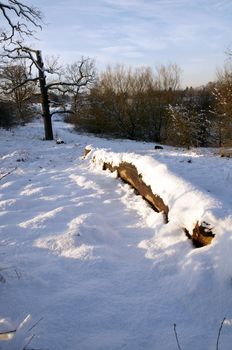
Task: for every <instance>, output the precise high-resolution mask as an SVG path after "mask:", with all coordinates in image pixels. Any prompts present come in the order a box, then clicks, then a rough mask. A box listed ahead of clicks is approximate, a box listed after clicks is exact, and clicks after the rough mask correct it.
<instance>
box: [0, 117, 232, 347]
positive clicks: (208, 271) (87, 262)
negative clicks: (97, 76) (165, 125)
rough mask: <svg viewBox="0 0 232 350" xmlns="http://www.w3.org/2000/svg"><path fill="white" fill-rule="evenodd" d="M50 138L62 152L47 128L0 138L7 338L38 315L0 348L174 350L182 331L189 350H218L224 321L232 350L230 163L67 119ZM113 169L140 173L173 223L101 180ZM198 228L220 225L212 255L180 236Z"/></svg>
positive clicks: (1, 294) (1, 316) (225, 342)
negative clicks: (84, 128)
mask: <svg viewBox="0 0 232 350" xmlns="http://www.w3.org/2000/svg"><path fill="white" fill-rule="evenodd" d="M54 132H55V136H56V138H58V137H60V138H61V139H62V140H64V141H65V144H60V145H58V144H56V142H55V141H42V137H43V128H42V124H41V123H40V122H39V121H37V122H34V123H32V124H29V125H27V126H25V127H20V128H17V129H15V130H13V131H12V130H11V131H5V130H1V129H0V178H1V180H0V210H1V211H0V230H1V236H0V254H1V263H0V305H1V307H0V332H4V331H9V330H14V329H16V328H17V327H18V325H19V324H20V322H21V321H22V320H24V319H25V318H26V317H27V315H30V317H31V319H30V320H28V319H27V320H26V321H27V322H25V324H24V325H23V326H22V327H21V328H20V327H19V328H18V330H17V332H16V333H15V336H14V337H13V338H12V339H11V340H8V341H0V349H1V350H6V349H7V350H22V349H23V347H24V346H25V345H27V344H28V345H27V346H26V348H28V349H41V350H45V349H49V350H65V349H67V350H119V349H123V350H164V349H165V350H174V349H178V346H177V342H176V339H175V334H174V329H173V325H174V323H175V324H176V327H177V328H176V329H177V333H178V337H179V342H180V346H181V349H182V350H185V349H188V350H211V349H216V343H217V336H218V331H219V327H220V324H221V322H222V320H223V318H224V317H226V320H225V322H224V324H223V328H222V330H221V335H220V339H219V345H220V346H219V348H220V349H222V350H229V349H230V350H231V347H232V213H231V207H232V159H227V158H220V157H219V156H218V155H217V154H216V150H207V149H197V150H196V149H192V150H189V151H186V150H183V149H175V148H171V147H164V149H163V150H154V144H152V143H142V142H133V141H123V140H106V139H100V138H95V137H93V136H88V135H80V134H76V133H75V132H74V131H73V130H72V127H71V126H70V125H68V124H64V123H63V122H62V121H55V122H54ZM89 145H91V148H92V149H93V150H92V152H91V153H90V154H89V155H88V156H87V157H86V159H83V157H82V156H83V151H84V148H85V147H86V146H88V147H89ZM94 156H95V162H93V157H94ZM106 159H109V160H112V161H113V162H114V163H115V164H116V163H118V162H120V161H121V160H127V161H131V162H133V163H136V165H137V167H138V169H139V170H140V172H141V173H143V177H144V179H146V181H147V183H148V184H150V185H151V187H152V188H153V189H154V191H155V192H156V193H157V194H160V195H161V196H162V198H164V200H165V202H166V203H167V204H168V205H169V207H170V221H169V223H168V224H166V225H164V223H163V217H162V214H157V213H155V212H154V211H153V210H152V209H151V208H150V207H149V206H148V204H147V203H146V202H144V201H143V199H142V198H141V197H140V196H136V195H135V193H134V191H133V190H132V189H131V188H130V187H129V186H128V185H126V184H123V183H122V182H121V181H120V180H118V179H116V177H115V174H112V173H109V172H106V171H102V170H101V160H106ZM196 220H206V221H207V222H209V223H210V224H211V225H212V226H213V231H214V233H215V234H216V237H215V239H214V240H213V243H212V244H211V245H210V246H207V247H204V248H200V249H194V248H193V246H192V244H191V241H190V240H188V239H187V237H186V236H185V235H184V233H183V231H182V229H181V228H182V227H183V226H185V227H186V226H187V228H188V229H190V230H191V228H192V227H193V226H194V225H195V224H196ZM38 321H39V322H38ZM37 322H38V323H37ZM33 326H34V327H33ZM31 327H32V329H31ZM33 334H34V335H35V336H34V337H33V339H32V340H31V342H29V341H30V339H31V336H32V335H33Z"/></svg>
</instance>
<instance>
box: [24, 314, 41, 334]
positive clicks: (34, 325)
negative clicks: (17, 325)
mask: <svg viewBox="0 0 232 350" xmlns="http://www.w3.org/2000/svg"><path fill="white" fill-rule="evenodd" d="M43 319H44V318H43V317H41V318H40V319H39V320H38V321H37V322H36V323H35V324H33V326H32V327H31V328H30V329H28V332H30V331H31V330H32V329H33V328H35V327H36V326H37V324H38V323H39V322H40V321H42V320H43Z"/></svg>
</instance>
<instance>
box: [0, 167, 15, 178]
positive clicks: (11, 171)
mask: <svg viewBox="0 0 232 350" xmlns="http://www.w3.org/2000/svg"><path fill="white" fill-rule="evenodd" d="M17 168H18V167H17V166H16V167H15V168H14V169H12V170H10V171H8V173H6V174H3V175H2V176H1V177H0V180H2V179H4V177H6V176H8V175H10V174H11V173H13V172H14V171H15V170H16V169H17Z"/></svg>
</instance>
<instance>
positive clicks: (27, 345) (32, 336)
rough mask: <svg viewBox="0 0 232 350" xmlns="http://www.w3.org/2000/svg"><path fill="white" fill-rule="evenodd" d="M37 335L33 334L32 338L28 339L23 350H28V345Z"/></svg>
mask: <svg viewBox="0 0 232 350" xmlns="http://www.w3.org/2000/svg"><path fill="white" fill-rule="evenodd" d="M34 337H35V335H34V334H33V335H32V336H31V337H30V339H29V340H28V342H27V344H26V345H25V346H24V347H23V350H27V349H26V348H27V346H28V345H29V344H30V343H31V342H32V340H33V339H34Z"/></svg>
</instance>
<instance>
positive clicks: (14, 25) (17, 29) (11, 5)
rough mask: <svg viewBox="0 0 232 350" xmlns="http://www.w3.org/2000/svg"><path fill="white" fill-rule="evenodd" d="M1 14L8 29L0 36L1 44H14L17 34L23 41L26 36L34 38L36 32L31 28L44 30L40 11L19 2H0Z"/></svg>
mask: <svg viewBox="0 0 232 350" xmlns="http://www.w3.org/2000/svg"><path fill="white" fill-rule="evenodd" d="M0 13H2V17H3V19H4V20H5V24H6V27H7V29H6V31H4V30H3V31H2V33H1V34H0V42H8V43H12V42H13V39H14V38H15V37H16V34H17V35H18V37H19V38H20V39H21V40H22V39H23V36H24V35H26V36H32V35H33V34H34V30H32V29H31V28H30V26H32V27H34V28H39V29H42V27H41V24H40V23H41V21H42V15H41V13H40V11H39V10H38V9H37V8H35V7H32V6H27V5H25V4H23V3H21V2H19V1H17V0H6V2H4V3H3V2H0ZM15 17H16V18H15Z"/></svg>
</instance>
